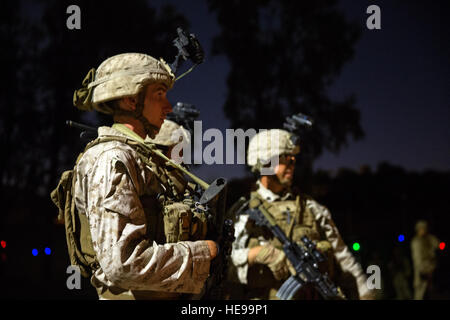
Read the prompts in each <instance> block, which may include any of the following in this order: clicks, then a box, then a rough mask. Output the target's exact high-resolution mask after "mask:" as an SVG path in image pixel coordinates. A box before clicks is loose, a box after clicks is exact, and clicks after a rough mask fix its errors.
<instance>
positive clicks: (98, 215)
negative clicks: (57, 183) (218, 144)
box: [74, 127, 211, 298]
mask: <svg viewBox="0 0 450 320" xmlns="http://www.w3.org/2000/svg"><path fill="white" fill-rule="evenodd" d="M98 133H99V137H101V136H124V135H123V134H122V133H120V132H118V131H117V130H115V129H113V128H109V127H100V128H99V130H98ZM156 169H157V167H152V168H151V167H149V166H148V165H145V164H144V163H143V162H142V161H141V159H140V158H139V156H138V154H137V152H136V151H135V150H134V149H133V148H132V147H131V146H129V145H127V144H124V143H122V142H119V141H110V142H104V143H100V144H98V145H95V146H93V147H91V148H89V149H88V150H87V151H86V152H85V153H84V154H83V156H82V157H81V159H80V160H79V162H78V165H77V174H76V177H75V179H76V182H75V191H74V197H75V204H76V207H77V210H78V212H79V213H80V214H85V215H86V216H87V217H88V220H89V225H90V232H91V237H92V244H93V247H94V250H95V252H96V256H97V260H98V262H99V265H100V268H99V269H97V270H96V271H95V272H94V274H93V276H92V278H91V283H92V284H93V285H94V286H95V287H96V288H97V291H98V292H99V295H100V296H101V293H102V292H104V291H105V290H109V291H111V292H118V293H120V292H126V293H127V294H128V295H134V296H135V297H137V296H138V295H139V292H140V291H150V292H160V293H161V294H160V295H156V296H155V295H154V297H156V298H165V297H167V298H176V297H177V296H179V293H200V292H201V290H202V288H203V285H204V282H205V280H206V279H207V277H208V275H209V267H210V260H211V258H210V252H209V249H208V245H207V244H206V242H205V241H195V242H192V241H181V242H177V243H165V241H164V227H163V225H161V224H158V225H151V224H150V223H149V220H151V218H152V217H153V218H155V217H156V218H157V219H156V220H155V219H153V220H151V221H159V220H160V219H159V217H160V216H161V214H162V213H161V207H160V206H159V205H158V201H157V195H160V194H164V192H165V190H166V188H167V186H165V185H163V184H162V183H161V181H160V180H159V179H158V178H157V175H156V174H155V172H154V171H155V170H156ZM144 198H146V199H147V200H150V201H143V200H142V199H144ZM152 229H153V230H152ZM155 229H156V230H155ZM161 229H162V230H161ZM150 231H152V232H153V234H156V235H159V236H157V237H156V238H154V239H151V237H149V233H150ZM161 234H162V237H161ZM174 293H177V294H174ZM122 297H123V296H122Z"/></svg>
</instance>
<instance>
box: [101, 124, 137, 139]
mask: <svg viewBox="0 0 450 320" xmlns="http://www.w3.org/2000/svg"><path fill="white" fill-rule="evenodd" d="M98 136H99V137H101V136H114V137H123V138H129V136H127V135H126V134H124V133H122V132H120V131H119V130H116V129H114V128H111V127H106V126H105V127H99V128H98Z"/></svg>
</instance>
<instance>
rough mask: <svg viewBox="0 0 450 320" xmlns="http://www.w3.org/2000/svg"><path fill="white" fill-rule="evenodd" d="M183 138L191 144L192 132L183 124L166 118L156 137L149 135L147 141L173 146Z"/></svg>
mask: <svg viewBox="0 0 450 320" xmlns="http://www.w3.org/2000/svg"><path fill="white" fill-rule="evenodd" d="M182 140H183V141H184V143H187V144H190V141H191V139H190V133H189V132H188V131H187V130H186V129H185V128H184V127H183V126H182V125H179V124H178V123H176V122H174V121H171V120H167V119H165V120H164V122H163V124H162V126H161V129H159V132H158V134H157V135H156V136H155V138H153V139H152V138H150V137H147V138H146V139H145V142H150V143H153V144H157V145H160V146H166V147H171V146H174V145H175V144H177V143H179V142H181V141H182Z"/></svg>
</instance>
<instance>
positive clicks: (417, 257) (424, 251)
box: [411, 220, 439, 300]
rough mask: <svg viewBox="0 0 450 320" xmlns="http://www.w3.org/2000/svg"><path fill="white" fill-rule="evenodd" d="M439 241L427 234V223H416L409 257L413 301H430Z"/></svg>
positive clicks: (422, 221) (421, 221)
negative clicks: (412, 271)
mask: <svg viewBox="0 0 450 320" xmlns="http://www.w3.org/2000/svg"><path fill="white" fill-rule="evenodd" d="M438 247H439V240H438V239H437V238H436V237H435V236H434V235H432V234H429V233H428V223H427V222H426V221H425V220H419V221H418V222H417V223H416V235H415V236H414V238H413V239H412V240H411V256H412V260H413V267H414V280H413V281H414V283H413V285H414V300H424V299H430V298H432V297H430V295H431V294H432V282H433V281H432V280H433V273H434V270H435V269H436V266H437V263H436V250H437V249H438Z"/></svg>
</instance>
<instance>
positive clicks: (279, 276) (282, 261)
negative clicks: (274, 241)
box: [255, 245, 295, 280]
mask: <svg viewBox="0 0 450 320" xmlns="http://www.w3.org/2000/svg"><path fill="white" fill-rule="evenodd" d="M255 263H260V264H265V265H267V267H269V269H270V270H271V271H272V273H273V276H274V278H275V279H276V280H283V279H286V278H287V277H288V276H289V275H291V274H295V269H294V267H293V266H292V264H291V263H290V262H289V260H288V259H287V258H286V255H285V253H284V252H283V250H279V249H277V248H275V247H274V246H272V245H266V246H264V247H262V248H261V250H260V251H259V253H258V254H257V255H256V257H255Z"/></svg>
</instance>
